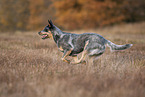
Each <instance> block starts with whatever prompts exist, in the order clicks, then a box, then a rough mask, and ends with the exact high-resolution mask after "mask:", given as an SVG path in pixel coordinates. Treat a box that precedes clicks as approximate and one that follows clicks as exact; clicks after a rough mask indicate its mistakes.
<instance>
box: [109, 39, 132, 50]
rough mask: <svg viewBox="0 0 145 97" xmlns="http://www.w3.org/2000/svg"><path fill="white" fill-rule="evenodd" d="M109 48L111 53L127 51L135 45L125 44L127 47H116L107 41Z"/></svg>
mask: <svg viewBox="0 0 145 97" xmlns="http://www.w3.org/2000/svg"><path fill="white" fill-rule="evenodd" d="M107 46H109V47H110V49H111V51H115V50H125V49H128V48H130V47H131V46H133V44H125V45H116V44H114V43H112V42H111V41H107Z"/></svg>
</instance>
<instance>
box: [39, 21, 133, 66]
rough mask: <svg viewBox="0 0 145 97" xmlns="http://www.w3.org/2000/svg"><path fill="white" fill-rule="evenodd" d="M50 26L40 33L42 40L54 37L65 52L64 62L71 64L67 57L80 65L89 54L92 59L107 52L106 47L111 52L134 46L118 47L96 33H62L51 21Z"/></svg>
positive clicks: (60, 48)
mask: <svg viewBox="0 0 145 97" xmlns="http://www.w3.org/2000/svg"><path fill="white" fill-rule="evenodd" d="M48 23H49V24H48V25H47V26H46V27H45V28H44V29H43V30H42V31H40V32H38V34H39V35H41V36H42V39H47V38H50V37H52V38H53V39H54V41H55V43H56V44H57V47H58V48H59V50H60V51H61V52H63V56H62V58H61V59H62V60H63V61H65V62H68V63H70V61H69V60H67V59H66V57H67V56H72V57H73V58H74V62H71V63H73V64H78V63H81V62H83V61H84V59H85V56H86V55H87V54H88V55H89V56H90V57H91V56H95V57H98V56H100V55H102V54H103V53H104V52H105V48H106V45H107V46H109V47H110V49H111V50H124V49H127V48H130V47H131V46H132V44H125V45H116V44H114V43H112V42H111V41H109V40H106V39H105V38H103V37H102V36H101V35H99V34H96V33H83V34H72V33H66V32H63V31H61V30H60V29H59V28H58V27H56V26H55V25H54V24H53V23H52V21H51V20H48ZM81 52H82V56H81V58H80V59H78V56H77V55H78V54H79V53H81Z"/></svg>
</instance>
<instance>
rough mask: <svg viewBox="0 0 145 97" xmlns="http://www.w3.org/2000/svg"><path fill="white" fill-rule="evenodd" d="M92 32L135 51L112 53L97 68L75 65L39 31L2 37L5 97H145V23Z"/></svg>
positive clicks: (0, 70)
mask: <svg viewBox="0 0 145 97" xmlns="http://www.w3.org/2000/svg"><path fill="white" fill-rule="evenodd" d="M73 32H75V33H85V32H86V31H83V30H79V31H73ZM88 32H94V33H98V34H100V35H102V36H104V37H105V38H106V39H108V40H110V41H112V42H114V43H116V44H126V43H132V44H133V47H132V48H130V49H127V50H125V51H118V52H113V53H111V52H110V50H109V48H107V49H106V52H105V53H104V54H103V55H102V56H101V57H100V58H99V59H98V60H97V61H95V63H94V64H89V62H88V63H87V64H86V65H84V64H77V65H72V64H67V63H65V62H63V61H62V60H61V56H62V53H61V52H59V51H58V48H57V47H56V44H55V43H54V41H53V40H51V39H47V40H42V39H41V38H40V36H39V35H38V34H37V31H33V32H19V31H16V32H15V33H10V32H9V33H3V32H1V33H0V97H145V22H142V23H136V24H124V25H120V26H113V27H105V28H100V29H96V30H89V31H88ZM69 59H71V58H69Z"/></svg>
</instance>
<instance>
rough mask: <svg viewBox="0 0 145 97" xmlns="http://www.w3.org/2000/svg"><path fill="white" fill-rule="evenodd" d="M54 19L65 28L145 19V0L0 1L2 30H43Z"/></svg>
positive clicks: (80, 27) (99, 25) (89, 26)
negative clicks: (49, 20)
mask: <svg viewBox="0 0 145 97" xmlns="http://www.w3.org/2000/svg"><path fill="white" fill-rule="evenodd" d="M48 19H52V20H53V21H54V22H55V24H57V25H59V27H62V28H64V29H84V28H87V29H88V28H89V29H90V28H96V27H101V26H106V25H113V24H118V23H122V22H138V21H144V20H145V0H0V30H1V31H10V30H11V31H14V30H38V29H39V30H40V29H42V27H44V25H46V24H47V20H48Z"/></svg>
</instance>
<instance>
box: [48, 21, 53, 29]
mask: <svg viewBox="0 0 145 97" xmlns="http://www.w3.org/2000/svg"><path fill="white" fill-rule="evenodd" d="M48 23H49V24H48V25H49V28H53V27H54V25H53V23H52V21H51V20H48Z"/></svg>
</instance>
